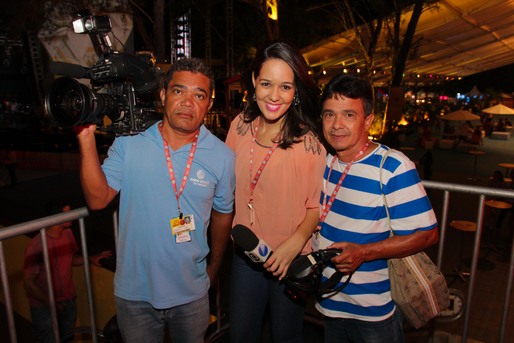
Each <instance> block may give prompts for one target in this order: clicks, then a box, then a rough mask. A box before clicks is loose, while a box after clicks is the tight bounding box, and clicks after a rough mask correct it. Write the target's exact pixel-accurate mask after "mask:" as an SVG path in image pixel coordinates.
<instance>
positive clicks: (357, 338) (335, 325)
mask: <svg viewBox="0 0 514 343" xmlns="http://www.w3.org/2000/svg"><path fill="white" fill-rule="evenodd" d="M403 342H404V338H403V317H402V315H401V314H400V311H398V309H396V311H395V312H394V314H393V315H392V316H391V317H389V318H387V319H385V320H382V321H380V322H366V321H362V320H356V319H342V318H326V320H325V343H403Z"/></svg>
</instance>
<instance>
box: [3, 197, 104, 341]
mask: <svg viewBox="0 0 514 343" xmlns="http://www.w3.org/2000/svg"><path fill="white" fill-rule="evenodd" d="M88 215H89V212H88V210H87V208H85V207H83V208H79V209H75V210H71V211H67V212H62V213H58V214H55V215H52V216H48V217H44V218H39V219H35V220H31V221H28V222H25V223H21V224H17V225H12V226H9V227H6V228H3V229H0V274H1V276H2V287H3V292H4V295H5V307H6V311H7V321H8V327H9V335H10V337H11V342H12V343H16V342H17V338H16V327H15V323H14V311H13V307H12V301H11V293H10V290H9V280H8V277H7V267H6V263H5V255H4V249H3V241H4V240H6V239H9V238H13V237H17V236H20V235H25V234H28V233H31V232H35V231H38V230H39V231H41V238H42V239H41V241H42V244H43V248H42V250H43V259H44V264H45V272H46V279H47V282H48V297H49V299H50V304H51V306H50V314H51V317H52V325H53V330H54V335H55V338H56V341H57V342H60V337H59V327H58V324H57V312H56V308H55V297H54V292H53V286H52V276H51V270H50V260H49V257H48V247H47V241H46V232H45V228H47V227H50V226H53V225H58V224H62V223H65V222H69V221H73V220H78V222H79V230H80V238H81V248H82V255H83V257H84V275H85V279H86V291H87V299H88V304H89V316H90V328H91V337H92V340H93V342H94V343H96V342H97V336H96V321H95V312H94V304H93V292H92V285H91V275H90V271H89V260H88V256H89V255H88V252H87V244H86V231H85V223H84V218H85V217H87V216H88Z"/></svg>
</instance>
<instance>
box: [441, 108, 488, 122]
mask: <svg viewBox="0 0 514 343" xmlns="http://www.w3.org/2000/svg"><path fill="white" fill-rule="evenodd" d="M441 119H444V120H452V121H459V120H460V121H467V120H469V121H472V120H479V119H480V116H477V115H476V114H473V113H471V112H470V111H466V110H458V111H455V112H451V113H448V114H446V115H444V116H442V117H441Z"/></svg>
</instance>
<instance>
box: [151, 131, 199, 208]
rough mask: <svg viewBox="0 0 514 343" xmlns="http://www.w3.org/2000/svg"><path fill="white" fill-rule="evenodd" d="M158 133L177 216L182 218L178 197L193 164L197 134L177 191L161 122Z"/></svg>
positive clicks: (197, 133)
mask: <svg viewBox="0 0 514 343" xmlns="http://www.w3.org/2000/svg"><path fill="white" fill-rule="evenodd" d="M159 131H160V132H161V136H162V142H163V144H164V155H165V156H166V163H167V165H168V173H169V174H170V181H171V185H172V186H173V192H174V193H175V198H176V199H177V207H178V215H179V217H180V218H182V212H181V211H180V202H179V199H180V196H181V195H182V192H183V191H184V188H185V187H186V183H187V177H188V176H189V172H190V171H191V165H192V164H193V158H194V156H195V152H196V144H197V143H198V135H199V132H196V135H195V138H194V139H193V142H192V143H191V150H189V157H188V158H187V163H186V169H185V170H184V176H182V182H181V184H180V188H179V189H177V181H176V179H175V172H174V170H173V163H172V162H171V155H170V147H169V145H168V142H166V139H164V135H163V134H162V122H161V123H160V124H159Z"/></svg>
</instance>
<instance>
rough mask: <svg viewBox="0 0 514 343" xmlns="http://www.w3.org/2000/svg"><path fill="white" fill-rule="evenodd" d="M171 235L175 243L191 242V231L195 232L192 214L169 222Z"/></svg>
mask: <svg viewBox="0 0 514 343" xmlns="http://www.w3.org/2000/svg"><path fill="white" fill-rule="evenodd" d="M170 226H171V234H172V235H173V237H175V242H176V243H184V242H190V241H191V234H190V232H191V231H194V230H195V220H194V217H193V215H192V214H189V215H186V216H183V217H182V218H180V217H175V218H172V219H171V220H170Z"/></svg>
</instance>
